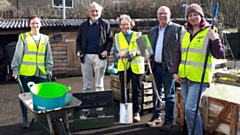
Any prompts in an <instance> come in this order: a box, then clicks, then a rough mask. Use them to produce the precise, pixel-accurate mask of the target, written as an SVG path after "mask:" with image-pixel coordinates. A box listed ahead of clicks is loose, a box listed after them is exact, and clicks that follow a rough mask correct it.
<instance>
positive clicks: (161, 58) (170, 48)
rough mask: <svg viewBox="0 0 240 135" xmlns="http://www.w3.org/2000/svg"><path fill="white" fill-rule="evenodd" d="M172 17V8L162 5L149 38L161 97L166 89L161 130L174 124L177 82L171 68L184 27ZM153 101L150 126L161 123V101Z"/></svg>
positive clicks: (167, 128) (153, 66)
mask: <svg viewBox="0 0 240 135" xmlns="http://www.w3.org/2000/svg"><path fill="white" fill-rule="evenodd" d="M170 17H171V12H170V9H169V8H168V7H166V6H161V7H160V8H159V9H158V11H157V18H158V21H159V25H157V26H155V27H153V28H151V30H150V32H149V39H150V42H151V45H152V48H153V51H154V55H153V56H152V57H151V59H152V61H151V64H152V71H153V75H154V79H155V80H156V86H157V89H158V94H159V95H160V98H161V96H162V89H164V94H165V117H164V123H163V125H162V126H161V127H160V128H161V130H170V129H171V127H172V125H173V119H174V116H173V111H174V103H175V98H174V93H175V82H174V78H173V75H172V74H171V73H170V72H169V70H170V68H171V66H172V61H173V57H174V50H175V47H176V46H177V44H178V42H179V39H180V36H181V31H182V28H183V27H182V26H181V25H178V24H175V23H173V22H171V21H170ZM155 99H156V97H155V95H153V101H155ZM153 103H154V108H153V112H152V113H153V115H152V118H151V119H150V121H149V122H148V123H147V125H148V126H150V127H152V126H155V125H156V124H159V123H160V122H161V115H162V112H161V111H160V110H156V108H161V107H162V104H161V103H159V104H157V105H156V104H155V102H153Z"/></svg>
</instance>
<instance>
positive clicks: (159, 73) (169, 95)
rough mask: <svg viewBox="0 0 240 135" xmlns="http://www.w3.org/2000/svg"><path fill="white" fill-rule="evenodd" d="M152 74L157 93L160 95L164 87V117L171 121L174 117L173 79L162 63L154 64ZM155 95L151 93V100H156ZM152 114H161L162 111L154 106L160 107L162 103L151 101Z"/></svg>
mask: <svg viewBox="0 0 240 135" xmlns="http://www.w3.org/2000/svg"><path fill="white" fill-rule="evenodd" d="M153 75H154V79H155V82H156V85H157V89H158V94H159V96H160V97H161V96H162V89H164V94H165V118H167V119H168V120H170V121H172V120H173V119H174V116H173V111H174V104H175V81H174V78H173V75H172V74H171V73H170V72H169V71H168V69H167V68H166V67H164V66H163V65H162V64H156V63H155V65H154V67H153ZM155 99H156V96H155V94H153V101H156V100H155ZM153 105H154V108H153V115H154V116H155V117H158V116H161V114H162V112H161V111H160V110H156V108H155V107H157V108H160V107H162V104H161V103H160V104H157V105H156V104H155V102H153Z"/></svg>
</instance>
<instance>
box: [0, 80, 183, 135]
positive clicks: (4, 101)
mask: <svg viewBox="0 0 240 135" xmlns="http://www.w3.org/2000/svg"><path fill="white" fill-rule="evenodd" d="M57 82H59V83H61V84H64V85H66V86H71V87H72V90H71V92H70V93H76V92H80V89H81V88H82V78H81V77H70V78H62V79H58V80H57ZM109 85H110V77H109V76H106V77H105V88H106V89H109V88H110V86H109ZM18 94H19V86H18V84H17V83H16V82H15V81H11V82H8V83H0V106H1V107H0V111H1V113H0V114H1V115H0V135H47V134H48V132H47V131H46V130H45V129H44V128H43V127H42V126H41V125H40V124H39V123H37V122H35V123H34V124H33V126H32V127H31V128H30V129H22V128H21V115H20V107H19V102H18V101H19V100H18ZM117 106H118V104H116V103H115V107H114V108H115V123H114V126H112V127H108V128H101V129H91V130H83V131H77V132H72V134H73V135H90V134H91V135H92V134H93V135H159V134H162V135H182V134H183V133H182V132H181V130H180V128H179V126H177V125H176V126H174V127H173V128H172V130H171V131H169V132H162V131H160V130H159V128H158V127H159V126H160V125H158V126H157V127H154V128H149V127H146V126H145V124H146V122H147V121H148V120H149V119H150V117H151V115H150V114H146V115H143V116H141V122H138V123H134V124H130V125H120V124H119V123H118V118H117V115H116V114H118V110H117V109H116V108H117Z"/></svg>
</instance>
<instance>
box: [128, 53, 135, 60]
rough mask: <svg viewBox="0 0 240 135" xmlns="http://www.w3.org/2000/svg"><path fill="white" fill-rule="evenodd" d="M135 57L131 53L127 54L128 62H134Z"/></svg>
mask: <svg viewBox="0 0 240 135" xmlns="http://www.w3.org/2000/svg"><path fill="white" fill-rule="evenodd" d="M133 57H134V56H133V54H131V53H128V54H127V59H128V61H132V59H133Z"/></svg>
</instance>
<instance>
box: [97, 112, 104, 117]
mask: <svg viewBox="0 0 240 135" xmlns="http://www.w3.org/2000/svg"><path fill="white" fill-rule="evenodd" d="M96 113H97V116H98V118H103V117H105V113H104V111H97V112H96Z"/></svg>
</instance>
